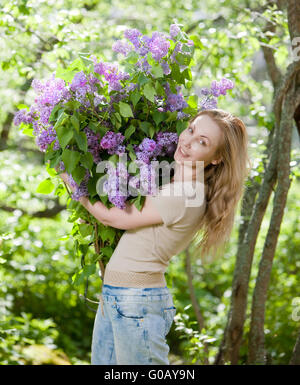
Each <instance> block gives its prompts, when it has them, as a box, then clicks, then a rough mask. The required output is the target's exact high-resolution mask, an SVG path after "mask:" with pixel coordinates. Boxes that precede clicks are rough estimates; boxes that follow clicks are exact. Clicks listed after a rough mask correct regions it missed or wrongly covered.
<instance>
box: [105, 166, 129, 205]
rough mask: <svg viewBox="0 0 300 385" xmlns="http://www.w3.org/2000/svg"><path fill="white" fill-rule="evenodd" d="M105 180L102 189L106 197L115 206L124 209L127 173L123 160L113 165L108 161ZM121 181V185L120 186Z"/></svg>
mask: <svg viewBox="0 0 300 385" xmlns="http://www.w3.org/2000/svg"><path fill="white" fill-rule="evenodd" d="M107 176H108V178H107V180H106V181H105V182H104V184H103V190H104V192H105V193H106V194H107V195H108V199H109V201H110V202H111V203H113V204H114V205H115V206H116V207H118V208H120V209H124V208H125V207H126V204H125V201H126V200H127V198H128V195H127V181H128V177H129V173H128V171H127V168H126V165H125V164H124V163H123V162H118V163H117V166H116V167H114V166H112V165H111V164H110V163H109V164H108V166H107ZM120 183H121V186H120Z"/></svg>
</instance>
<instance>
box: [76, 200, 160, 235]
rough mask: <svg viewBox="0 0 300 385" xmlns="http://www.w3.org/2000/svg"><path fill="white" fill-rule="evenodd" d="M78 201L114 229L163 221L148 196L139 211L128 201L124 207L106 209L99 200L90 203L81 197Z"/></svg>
mask: <svg viewBox="0 0 300 385" xmlns="http://www.w3.org/2000/svg"><path fill="white" fill-rule="evenodd" d="M79 201H80V203H81V204H82V205H83V206H84V207H85V208H86V209H87V210H88V211H89V212H90V213H91V214H92V215H93V216H94V217H95V218H96V219H97V220H99V221H100V222H101V223H103V224H104V225H105V226H111V227H114V228H116V229H121V230H129V229H135V228H138V227H143V226H150V225H156V224H161V223H163V221H162V218H161V216H160V214H159V213H158V212H157V210H156V209H155V208H154V207H153V206H152V205H151V203H150V200H149V198H148V196H146V199H145V202H144V205H143V207H142V209H141V211H140V210H138V209H137V208H136V207H135V205H134V204H130V203H129V202H125V205H126V208H125V209H119V208H118V207H111V208H110V209H108V208H107V207H106V206H105V205H104V204H103V203H102V202H100V201H98V202H95V203H94V204H92V203H91V202H90V201H89V199H88V198H87V197H81V198H80V199H79Z"/></svg>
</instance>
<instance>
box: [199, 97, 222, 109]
mask: <svg viewBox="0 0 300 385" xmlns="http://www.w3.org/2000/svg"><path fill="white" fill-rule="evenodd" d="M200 105H201V108H202V110H212V109H215V108H217V105H218V102H217V99H216V98H214V97H211V98H206V99H204V100H202V101H201V102H200Z"/></svg>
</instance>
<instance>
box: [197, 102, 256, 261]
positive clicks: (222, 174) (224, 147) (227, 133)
mask: <svg viewBox="0 0 300 385" xmlns="http://www.w3.org/2000/svg"><path fill="white" fill-rule="evenodd" d="M203 114H207V115H209V116H210V117H211V118H212V119H213V121H214V122H215V123H217V124H218V126H219V127H220V129H221V132H222V140H221V144H220V146H219V148H218V149H217V151H216V153H215V157H216V159H219V160H220V162H219V163H218V164H216V165H214V164H209V165H207V166H206V167H205V169H204V185H205V195H206V201H207V205H206V209H205V213H204V216H203V217H202V218H201V220H200V223H199V228H200V230H198V231H197V233H196V235H195V237H194V239H195V238H196V239H197V238H198V236H199V235H201V241H200V243H199V244H195V245H196V249H197V250H198V251H200V257H201V259H202V261H203V262H205V261H207V262H213V261H215V260H216V259H217V258H219V257H220V256H221V255H222V254H223V253H224V250H225V247H226V245H227V242H228V241H229V238H230V234H231V231H232V228H233V225H234V217H235V212H236V207H237V204H238V202H239V200H240V198H241V196H242V195H243V193H244V188H245V179H246V177H247V176H248V174H249V172H250V168H251V163H250V159H249V157H248V148H247V147H248V134H247V129H246V126H245V124H244V123H243V122H242V120H241V119H239V118H237V117H236V116H233V115H232V114H231V113H229V112H226V111H224V110H221V109H217V108H216V109H211V110H203V111H201V112H199V113H198V114H197V115H196V116H194V117H193V118H192V119H191V120H190V122H189V123H190V124H191V123H192V122H193V121H194V120H195V119H196V118H197V117H198V116H201V115H203Z"/></svg>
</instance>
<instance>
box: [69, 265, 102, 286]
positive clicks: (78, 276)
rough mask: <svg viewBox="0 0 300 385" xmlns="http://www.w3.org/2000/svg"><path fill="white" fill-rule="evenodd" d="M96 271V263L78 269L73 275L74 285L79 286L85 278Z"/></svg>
mask: <svg viewBox="0 0 300 385" xmlns="http://www.w3.org/2000/svg"><path fill="white" fill-rule="evenodd" d="M95 271H96V264H95V263H92V264H90V265H85V266H84V267H83V269H81V270H79V271H77V272H76V273H75V274H74V275H73V276H72V282H73V284H74V285H76V286H78V285H80V284H81V283H83V282H84V279H85V278H87V277H89V276H90V275H92V274H94V273H95Z"/></svg>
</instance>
